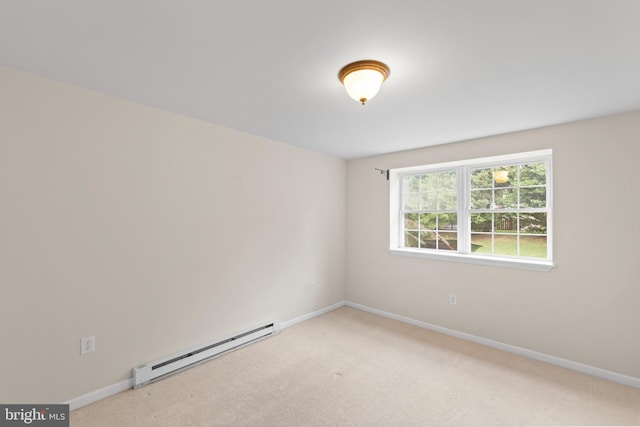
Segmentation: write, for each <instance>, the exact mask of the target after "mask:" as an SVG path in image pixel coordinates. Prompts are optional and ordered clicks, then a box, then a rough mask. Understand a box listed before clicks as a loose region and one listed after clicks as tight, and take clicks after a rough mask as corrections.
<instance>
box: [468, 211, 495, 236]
mask: <svg viewBox="0 0 640 427" xmlns="http://www.w3.org/2000/svg"><path fill="white" fill-rule="evenodd" d="M492 215H493V214H490V213H479V214H471V231H483V232H490V231H491V216H492Z"/></svg>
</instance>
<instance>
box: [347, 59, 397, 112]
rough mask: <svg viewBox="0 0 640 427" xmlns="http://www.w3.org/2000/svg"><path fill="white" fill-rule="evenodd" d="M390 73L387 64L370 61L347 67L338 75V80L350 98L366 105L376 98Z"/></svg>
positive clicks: (358, 62)
mask: <svg viewBox="0 0 640 427" xmlns="http://www.w3.org/2000/svg"><path fill="white" fill-rule="evenodd" d="M390 72H391V70H389V67H388V66H387V65H386V64H383V63H382V62H380V61H374V60H369V59H368V60H364V61H356V62H352V63H351V64H347V65H345V66H344V67H342V69H341V70H340V72H339V73H338V79H340V81H341V82H342V84H343V85H344V87H345V89H347V93H348V94H349V96H350V97H351V98H353V99H355V100H356V101H359V102H361V103H362V105H364V104H365V102H367V101H368V100H370V99H371V98H373V97H374V96H376V94H377V93H378V91H379V90H380V86H382V82H383V81H385V80H386V79H387V77H389V73H390Z"/></svg>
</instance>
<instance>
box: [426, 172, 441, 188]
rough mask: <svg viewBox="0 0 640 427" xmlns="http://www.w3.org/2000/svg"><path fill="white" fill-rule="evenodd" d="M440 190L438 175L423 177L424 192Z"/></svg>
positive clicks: (432, 174) (431, 174)
mask: <svg viewBox="0 0 640 427" xmlns="http://www.w3.org/2000/svg"><path fill="white" fill-rule="evenodd" d="M437 189H438V174H437V173H430V174H427V175H423V176H422V191H436V190H437Z"/></svg>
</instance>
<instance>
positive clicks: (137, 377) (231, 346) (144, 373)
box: [133, 322, 280, 388]
mask: <svg viewBox="0 0 640 427" xmlns="http://www.w3.org/2000/svg"><path fill="white" fill-rule="evenodd" d="M279 331H280V326H279V325H278V324H276V323H275V322H273V323H267V324H265V325H262V326H259V327H257V328H255V329H251V330H250V331H246V332H243V333H240V334H238V335H234V336H232V337H230V338H226V339H223V340H221V341H216V342H210V343H206V344H203V345H200V346H198V347H194V348H191V349H188V350H185V351H182V352H179V353H176V354H173V355H171V356H167V357H163V358H161V359H157V360H154V361H152V362H149V363H145V364H144V365H141V366H138V367H136V368H133V388H138V387H141V386H143V385H145V384H148V383H150V382H152V381H155V380H158V379H160V378H162V377H165V376H167V375H170V374H174V373H176V372H178V371H181V370H183V369H186V368H188V367H190V366H193V365H195V364H197V363H200V362H203V361H205V360H207V359H210V358H213V357H215V356H219V355H221V354H223V353H227V352H229V351H231V350H236V349H238V348H239V347H242V346H245V345H247V344H250V343H252V342H254V341H257V340H259V339H263V338H266V337H268V336H270V335H275V334H277V333H278V332H279Z"/></svg>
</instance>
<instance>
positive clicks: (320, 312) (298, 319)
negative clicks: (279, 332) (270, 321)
mask: <svg viewBox="0 0 640 427" xmlns="http://www.w3.org/2000/svg"><path fill="white" fill-rule="evenodd" d="M346 304H347V302H346V301H344V300H343V301H339V302H337V303H335V304H332V305H330V306H328V307H325V308H321V309H320V310H316V311H314V312H312V313H307V314H305V315H302V316H300V317H296V318H295V319H291V320H287V321H286V322H282V323H281V324H280V327H281V328H282V329H286V328H289V327H291V326H293V325H297V324H298V323H302V322H304V321H305V320H309V319H313V318H314V317H318V316H321V315H323V314H325V313H328V312H330V311H333V310H336V309H338V308H340V307H344V306H345V305H346Z"/></svg>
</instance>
